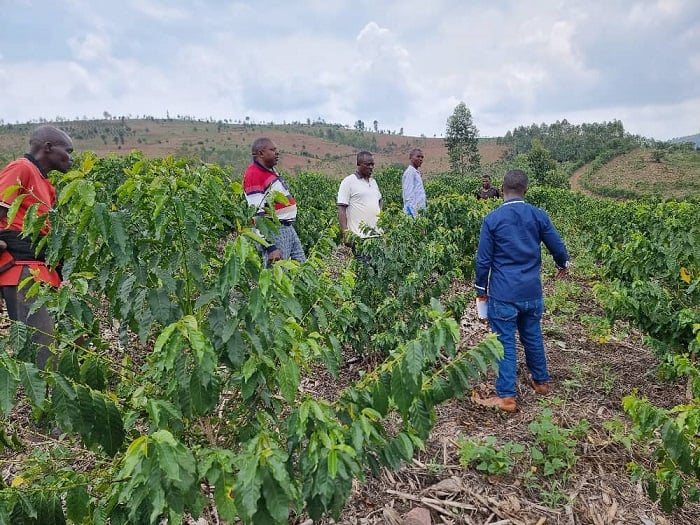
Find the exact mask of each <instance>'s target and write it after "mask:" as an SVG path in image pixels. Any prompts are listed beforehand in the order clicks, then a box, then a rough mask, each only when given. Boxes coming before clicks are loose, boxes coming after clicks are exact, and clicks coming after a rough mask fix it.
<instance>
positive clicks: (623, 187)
mask: <svg viewBox="0 0 700 525" xmlns="http://www.w3.org/2000/svg"><path fill="white" fill-rule="evenodd" d="M580 172H582V177H583V180H584V181H585V184H587V185H588V186H589V189H590V190H593V191H595V193H598V194H600V195H605V196H610V197H614V196H620V197H667V198H674V199H683V198H688V197H693V196H695V197H697V196H698V195H700V152H699V151H673V152H668V153H666V154H665V155H664V156H663V157H662V158H661V159H660V160H655V159H654V158H653V150H651V149H636V150H634V151H631V152H629V153H625V154H623V155H619V156H618V157H615V158H614V159H612V160H610V161H609V162H607V163H605V164H603V165H602V167H601V168H600V169H598V170H596V171H595V172H594V173H591V174H589V175H586V174H585V172H586V169H582V170H580Z"/></svg>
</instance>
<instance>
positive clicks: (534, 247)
mask: <svg viewBox="0 0 700 525" xmlns="http://www.w3.org/2000/svg"><path fill="white" fill-rule="evenodd" d="M527 185H528V180H527V175H526V174H525V172H523V171H521V170H511V171H509V172H508V173H506V175H505V177H504V178H503V204H502V205H501V206H499V207H498V208H496V209H495V210H493V211H492V212H491V213H489V214H488V215H486V217H485V218H484V222H483V223H482V225H481V232H480V234H479V247H478V249H477V254H476V283H475V285H476V293H477V295H478V296H479V297H483V296H488V318H489V322H490V324H491V330H492V331H493V332H494V333H496V334H497V335H498V340H499V341H500V342H501V344H502V345H503V350H504V356H503V359H502V360H501V361H500V362H499V364H498V378H497V379H496V394H497V395H496V396H494V397H489V398H481V397H478V396H476V395H474V396H473V400H474V402H475V403H477V404H479V405H483V406H490V407H496V408H499V409H501V410H505V411H507V412H514V411H515V410H516V401H515V398H516V394H517V392H516V388H515V376H516V363H517V352H516V348H515V332H516V330H517V331H518V333H519V335H520V341H521V343H522V345H523V347H524V349H525V363H526V364H527V368H528V370H529V372H530V384H531V385H532V387H533V388H534V389H535V391H536V392H537V393H538V394H546V393H547V392H548V391H549V372H548V371H547V358H546V356H545V352H544V343H543V341H542V327H541V325H540V322H541V319H542V313H543V312H544V299H543V297H542V281H541V278H540V269H541V266H542V255H541V254H542V252H541V243H544V245H545V246H546V247H547V250H549V253H550V254H551V255H552V257H553V258H554V263H555V265H556V267H557V269H558V270H559V271H558V273H557V278H561V277H564V276H565V275H566V273H567V268H568V266H569V254H568V252H567V250H566V246H565V244H564V242H563V241H562V239H561V237H560V236H559V233H558V232H557V230H556V228H555V227H554V225H553V224H552V221H551V219H550V218H549V216H548V215H547V213H546V212H545V211H544V210H541V209H539V208H537V207H535V206H532V205H531V204H528V203H526V202H525V201H524V196H525V192H526V191H527Z"/></svg>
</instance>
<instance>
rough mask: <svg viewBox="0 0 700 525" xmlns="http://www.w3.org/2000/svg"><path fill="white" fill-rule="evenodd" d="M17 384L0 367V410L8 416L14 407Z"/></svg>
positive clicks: (8, 373)
mask: <svg viewBox="0 0 700 525" xmlns="http://www.w3.org/2000/svg"><path fill="white" fill-rule="evenodd" d="M17 384H18V382H17V381H16V380H15V378H14V377H12V376H11V375H10V372H9V371H8V370H7V368H5V367H4V366H2V365H0V410H2V412H3V413H4V414H5V415H9V414H10V411H11V410H12V408H13V407H14V406H15V393H16V392H17Z"/></svg>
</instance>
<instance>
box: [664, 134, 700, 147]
mask: <svg viewBox="0 0 700 525" xmlns="http://www.w3.org/2000/svg"><path fill="white" fill-rule="evenodd" d="M669 142H673V143H674V144H676V143H677V144H681V143H683V142H692V143H694V144H695V147H696V148H700V133H696V134H695V135H688V136H686V137H677V138H674V139H671V140H670V141H669Z"/></svg>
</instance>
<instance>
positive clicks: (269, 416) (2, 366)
mask: <svg viewBox="0 0 700 525" xmlns="http://www.w3.org/2000/svg"><path fill="white" fill-rule="evenodd" d="M400 178H401V172H400V171H399V170H395V169H389V170H385V171H384V172H382V173H379V174H378V175H377V180H378V183H379V185H380V188H381V190H382V193H383V195H384V202H385V211H384V212H383V214H382V217H381V222H380V226H381V227H382V228H383V230H384V232H385V234H384V235H383V236H382V237H381V238H377V239H371V240H369V241H367V242H366V245H365V247H364V249H365V251H366V253H367V254H368V255H369V256H370V257H371V258H372V261H373V264H372V265H371V266H363V265H357V266H355V265H351V266H350V267H348V268H345V267H342V266H341V267H338V264H337V262H336V263H335V265H334V263H333V258H332V257H331V255H332V253H333V250H334V248H335V247H336V245H337V242H338V241H339V236H338V227H337V217H336V206H335V200H336V194H337V188H338V186H337V185H338V181H334V180H331V179H328V178H326V177H324V176H323V175H319V174H310V173H304V174H301V175H299V176H297V177H294V178H292V179H290V180H289V183H290V186H292V191H293V193H294V195H295V196H296V198H297V201H298V204H299V215H298V219H297V226H296V229H297V231H298V233H299V235H300V238H301V239H302V242H303V244H304V245H305V249H306V251H307V254H308V255H309V260H308V262H307V263H305V264H303V265H298V264H297V263H294V262H290V261H283V262H281V263H279V264H277V265H275V266H274V267H272V268H270V269H265V268H262V266H261V261H260V257H259V255H258V252H257V250H256V239H257V237H256V234H255V233H254V231H253V230H251V228H250V224H251V222H250V217H251V210H250V209H248V207H247V205H246V203H245V199H244V197H243V195H242V190H241V185H240V181H239V180H236V179H235V177H234V178H232V177H230V176H229V175H228V174H227V173H225V172H224V171H223V170H221V169H220V168H218V167H217V166H212V165H202V164H201V163H196V162H189V161H186V160H173V159H163V160H153V161H147V160H145V159H143V158H142V157H141V156H140V155H139V154H132V155H130V156H129V157H126V158H116V157H109V158H104V159H95V158H93V157H91V156H86V157H84V159H83V160H82V163H81V166H80V168H79V169H77V170H75V171H72V172H69V173H68V174H66V175H64V176H63V177H62V178H61V180H58V181H56V187H57V190H58V192H59V204H58V206H57V209H56V210H52V212H51V215H50V220H51V223H52V225H53V228H52V231H51V234H50V235H49V236H48V237H47V238H46V248H47V250H48V257H49V261H50V262H53V263H56V262H58V261H62V264H63V275H64V278H65V279H66V284H65V285H64V286H62V287H61V288H60V289H58V290H56V291H50V290H39V289H38V285H35V288H36V291H37V293H40V294H41V301H42V302H44V303H45V304H46V305H47V306H48V307H49V308H50V309H51V310H52V312H54V313H55V315H56V318H57V319H58V329H57V336H58V341H57V348H56V355H57V366H56V370H55V371H46V372H43V371H39V370H37V369H36V367H35V366H34V365H33V364H31V363H32V360H33V356H32V349H31V347H30V344H29V340H28V337H27V333H26V330H24V329H23V327H21V326H12V327H11V329H10V331H9V334H8V335H7V336H6V337H5V338H4V340H3V346H4V347H6V348H12V349H13V351H12V352H10V353H2V354H0V409H1V410H2V412H3V416H4V417H5V418H8V417H9V421H10V424H9V426H7V427H6V428H5V431H4V432H3V434H2V436H1V437H2V441H3V444H4V446H5V447H8V448H11V449H14V453H15V454H18V455H19V454H26V449H25V448H24V447H26V446H27V444H25V443H21V442H19V439H18V438H17V436H16V435H15V434H14V430H16V429H14V430H13V424H16V423H13V421H16V415H17V414H18V413H19V412H21V411H26V410H27V408H28V407H31V410H32V414H33V415H34V417H35V418H36V419H39V422H38V423H37V424H41V425H43V426H44V427H45V428H47V429H50V428H52V427H53V426H54V425H56V424H57V425H60V427H61V429H62V430H63V431H64V432H66V433H68V434H67V437H66V439H64V440H63V441H61V442H50V441H49V442H48V443H50V445H46V446H43V447H35V448H34V449H33V450H32V452H31V453H29V454H27V455H26V457H24V458H23V461H22V462H21V463H18V464H16V465H15V466H14V468H15V475H14V477H13V480H12V482H11V486H9V487H1V488H0V523H12V524H17V523H65V522H66V521H68V522H72V523H95V524H100V523H107V522H109V523H111V524H119V523H158V522H159V520H160V519H162V518H163V517H167V519H168V520H169V521H168V522H169V523H181V522H182V520H183V517H184V515H185V513H186V512H188V513H190V514H191V515H193V516H198V515H200V514H201V513H202V512H204V511H205V509H207V508H210V507H212V506H213V507H215V508H216V511H217V513H218V515H219V516H220V517H221V518H222V519H225V520H227V521H233V520H234V519H236V518H240V519H241V520H242V521H243V522H244V523H279V524H283V523H287V522H288V520H289V518H290V516H300V515H301V514H302V513H306V514H308V515H309V516H310V517H311V518H313V519H319V518H320V517H322V516H324V515H331V516H334V517H338V516H339V515H340V512H341V510H342V508H343V506H344V504H345V502H346V501H347V498H348V497H349V494H350V490H351V484H352V480H353V479H354V478H358V479H363V477H364V475H365V473H366V471H367V469H369V470H370V471H373V472H376V471H378V470H379V469H380V468H381V467H390V468H398V467H399V466H400V465H401V464H402V463H403V462H405V461H410V459H411V458H412V457H413V455H414V452H415V451H416V450H417V449H420V448H421V447H422V445H423V443H424V441H425V440H426V438H427V437H428V436H429V434H430V431H431V429H432V428H433V425H434V423H435V407H436V406H437V405H439V404H440V403H443V402H445V401H446V400H449V399H451V398H454V397H461V396H463V395H464V393H465V392H468V391H469V390H470V388H471V386H472V385H473V384H474V383H475V381H477V380H478V379H479V377H480V376H481V375H482V374H483V373H485V372H486V371H487V370H488V368H489V367H490V366H493V364H494V362H495V361H496V360H497V359H498V358H499V356H500V355H501V353H502V348H501V346H500V344H499V343H498V341H497V340H496V339H495V338H494V337H493V336H487V337H486V338H485V339H484V340H483V341H482V342H481V343H480V344H478V345H477V346H475V347H474V348H465V347H464V345H462V344H460V341H459V324H458V323H459V320H460V319H461V317H462V313H463V312H464V309H465V308H466V307H467V305H468V304H471V301H472V299H473V295H472V294H471V293H455V292H454V289H455V286H454V285H455V284H456V283H465V282H466V283H470V282H471V281H472V280H473V262H474V261H473V257H474V254H475V251H476V243H477V240H478V232H479V228H480V225H481V220H482V218H483V216H484V215H485V214H486V213H487V212H488V211H489V210H490V209H492V208H493V207H495V206H496V205H497V204H498V203H497V202H495V201H494V202H484V201H477V200H475V199H474V198H473V197H472V195H473V193H474V191H475V190H476V188H477V186H478V181H477V179H473V178H457V177H440V178H436V179H432V180H430V181H427V183H426V191H427V193H428V197H429V206H428V209H427V210H426V211H425V213H423V214H422V215H421V216H420V217H419V218H418V219H416V220H413V219H410V218H408V217H407V216H405V214H403V212H402V211H401V196H400V191H401V185H400ZM528 199H529V200H530V201H531V202H533V203H534V204H536V205H538V206H541V207H543V208H545V209H546V210H547V211H548V212H549V213H550V215H552V218H553V220H554V222H555V224H556V225H557V226H558V228H559V229H560V230H561V231H562V233H563V235H564V237H565V238H566V239H567V243H568V244H569V247H570V251H571V252H572V254H573V257H574V259H575V261H576V265H577V267H578V268H579V270H578V271H588V272H590V275H591V277H595V276H599V277H600V278H601V281H600V285H599V287H598V291H599V296H600V297H599V298H600V300H601V301H602V303H603V304H604V305H605V307H606V308H607V310H608V311H609V313H610V317H611V320H612V319H613V318H615V317H619V318H625V319H629V320H631V321H633V322H634V323H636V324H637V325H638V326H640V327H641V328H642V329H643V330H644V331H645V332H646V333H648V334H649V335H650V337H652V338H653V344H654V347H655V348H657V349H658V351H659V355H660V357H661V358H662V362H663V363H664V372H665V373H666V374H668V375H669V376H673V375H677V376H678V375H688V376H690V377H691V378H692V379H693V388H694V397H695V398H696V399H695V401H694V403H692V404H690V405H688V406H683V407H677V409H676V410H675V411H665V410H661V409H657V408H655V407H653V406H650V405H649V404H648V403H646V402H645V401H644V400H643V399H636V398H634V397H630V398H629V399H628V400H626V402H625V403H626V406H627V407H628V411H629V413H630V416H631V417H632V419H633V421H634V422H635V425H636V426H635V437H637V438H639V439H641V440H644V441H647V442H652V443H653V444H654V446H655V447H656V451H657V457H656V459H657V461H658V469H657V470H655V471H652V472H647V471H644V470H643V469H642V468H641V467H640V468H639V469H637V471H636V475H638V476H640V477H642V478H644V479H645V480H646V481H647V484H648V486H649V488H650V490H651V495H652V496H653V497H657V496H658V497H660V498H661V500H662V503H663V504H664V506H665V508H672V507H673V506H675V505H679V504H681V503H682V498H683V497H691V498H692V497H696V496H697V484H698V476H699V475H700V454H699V453H698V448H697V446H698V442H697V439H698V438H697V435H698V428H697V425H698V422H699V421H700V417H698V414H697V410H698V408H697V406H698V405H697V397H698V395H700V380H698V377H700V374H698V370H697V368H696V367H695V366H694V358H695V357H696V355H697V353H698V351H700V334H699V332H700V311H699V309H698V304H700V300H699V299H700V290H699V289H698V283H699V282H700V253H699V252H698V250H699V249H700V226H699V225H698V224H697V207H696V205H693V204H688V203H672V202H656V203H651V202H649V203H638V202H628V203H617V202H614V201H604V200H601V201H592V200H590V199H588V198H586V197H584V196H581V195H576V194H572V193H570V192H568V191H565V190H551V189H544V188H533V189H532V190H531V191H530V192H529V193H528ZM41 223H42V220H41V219H40V218H36V219H34V220H30V221H28V223H27V224H26V229H27V231H28V232H30V234H32V235H37V233H38V231H39V229H40V226H41ZM274 227H275V225H274V223H273V221H270V222H269V223H267V224H265V225H263V233H264V230H265V229H266V228H274ZM548 264H551V262H550V263H548ZM110 336H111V337H110ZM76 341H80V344H78V343H76ZM348 354H350V355H356V354H359V355H361V356H366V357H371V358H372V361H374V362H377V363H378V365H377V366H376V368H374V369H372V370H370V371H368V372H367V373H366V374H364V375H363V376H362V377H361V379H359V380H358V381H357V382H355V383H353V384H351V385H350V386H348V387H347V388H345V389H343V390H342V391H340V392H338V395H337V397H335V398H333V399H320V398H316V397H314V396H311V395H309V394H308V393H305V392H304V391H303V389H301V388H300V385H301V382H302V378H303V377H305V376H308V375H309V374H311V373H312V371H315V370H318V369H319V367H322V368H325V369H326V370H327V371H328V373H330V374H332V375H337V374H338V372H339V370H341V368H342V367H343V366H344V360H345V358H346V357H347V355H348ZM657 430H660V432H657ZM73 436H75V441H74V437H73Z"/></svg>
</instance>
